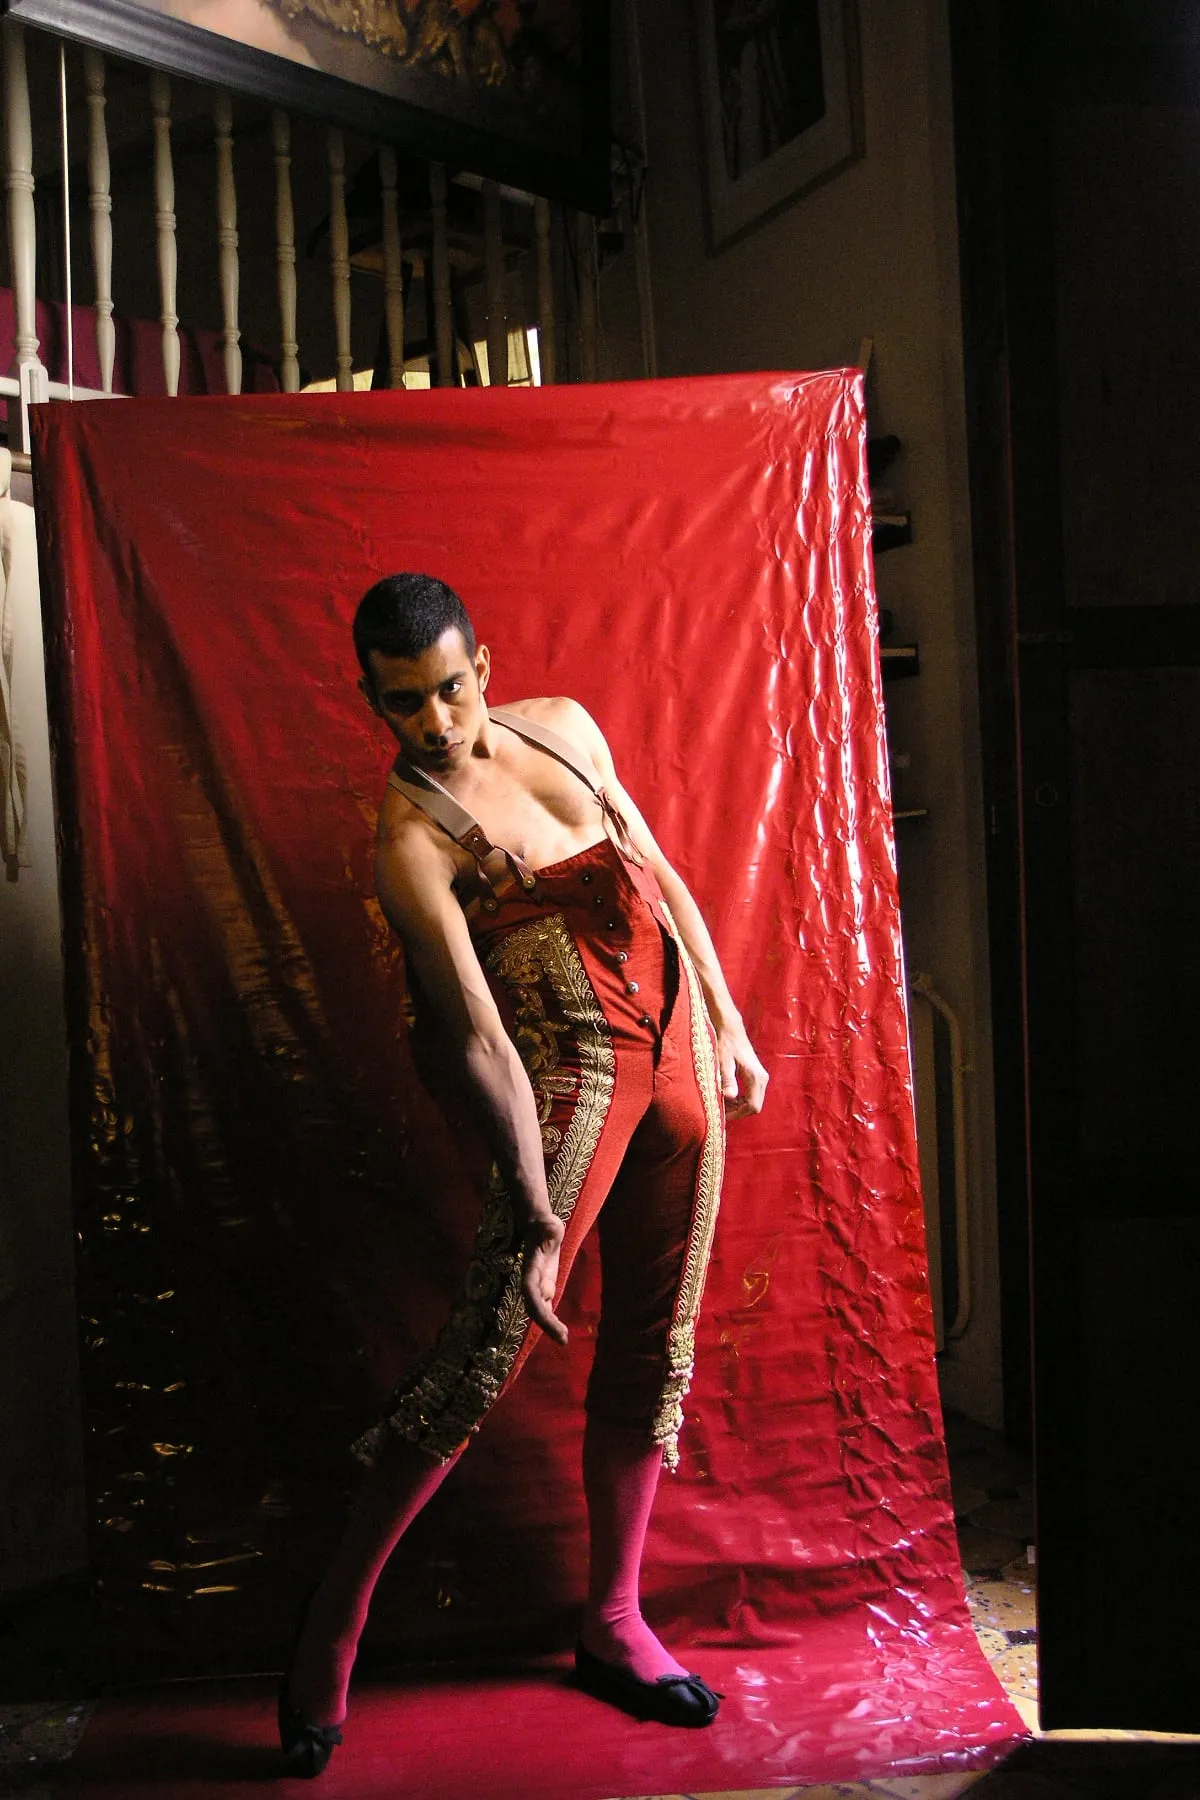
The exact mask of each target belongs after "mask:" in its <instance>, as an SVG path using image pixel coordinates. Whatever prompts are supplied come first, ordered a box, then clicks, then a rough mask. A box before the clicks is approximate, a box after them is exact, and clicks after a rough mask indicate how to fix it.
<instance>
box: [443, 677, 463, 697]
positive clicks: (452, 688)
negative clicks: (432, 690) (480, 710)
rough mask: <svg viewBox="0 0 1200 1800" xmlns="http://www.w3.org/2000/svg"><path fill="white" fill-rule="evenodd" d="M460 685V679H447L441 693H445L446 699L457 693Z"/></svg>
mask: <svg viewBox="0 0 1200 1800" xmlns="http://www.w3.org/2000/svg"><path fill="white" fill-rule="evenodd" d="M461 687H462V682H461V681H448V682H446V684H445V686H444V687H443V688H442V693H443V694H444V695H445V697H446V698H447V700H448V699H449V698H450V696H451V695H452V694H457V693H458V692H459V690H460V689H461Z"/></svg>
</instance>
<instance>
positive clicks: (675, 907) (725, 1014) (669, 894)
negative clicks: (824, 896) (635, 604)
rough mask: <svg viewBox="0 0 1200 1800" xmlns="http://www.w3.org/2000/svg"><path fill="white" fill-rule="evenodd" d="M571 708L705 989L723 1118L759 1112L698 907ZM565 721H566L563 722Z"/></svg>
mask: <svg viewBox="0 0 1200 1800" xmlns="http://www.w3.org/2000/svg"><path fill="white" fill-rule="evenodd" d="M569 704H570V707H571V714H570V720H569V723H570V725H571V726H572V727H573V729H572V731H571V735H572V736H573V737H576V736H577V737H578V738H579V739H580V740H581V741H582V743H583V745H584V747H586V749H587V751H588V754H589V755H590V756H591V758H592V761H593V762H594V763H595V765H596V769H597V771H598V773H599V775H600V778H601V780H602V782H603V784H604V787H605V788H606V789H607V792H608V795H609V798H610V799H611V801H612V803H613V805H614V806H615V807H616V808H617V809H618V811H619V812H620V813H621V814H622V816H623V818H624V820H625V823H626V824H627V825H628V827H629V835H630V837H631V838H632V839H633V841H634V844H635V845H636V846H637V848H638V849H639V850H640V851H641V853H642V855H643V856H644V857H645V858H646V861H647V862H648V863H649V864H650V866H651V868H652V869H653V870H654V873H655V874H656V875H657V876H658V881H659V886H660V887H661V888H662V891H663V897H664V898H665V900H666V902H667V905H668V906H669V907H670V909H671V916H672V918H673V919H674V920H675V923H676V925H677V926H678V927H679V935H680V937H681V938H682V939H683V941H684V944H685V945H686V946H687V950H688V954H689V955H690V957H691V959H692V962H693V963H694V964H695V968H696V974H697V976H698V977H699V980H700V986H701V987H702V989H703V990H704V999H705V1003H706V1005H707V1007H708V1016H709V1018H710V1019H711V1020H712V1023H713V1030H714V1031H715V1032H716V1034H717V1055H718V1058H719V1061H720V1065H721V1092H722V1093H723V1094H724V1096H725V1113H726V1117H727V1118H730V1119H740V1118H743V1117H745V1116H746V1115H747V1114H749V1113H757V1112H761V1111H762V1105H763V1100H764V1099H765V1097H766V1091H767V1082H768V1080H769V1079H770V1077H769V1076H768V1074H767V1071H766V1070H765V1069H764V1068H763V1066H762V1064H761V1062H760V1061H759V1060H758V1057H757V1056H756V1055H755V1052H754V1046H753V1045H752V1044H751V1042H750V1039H749V1038H748V1037H747V1035H746V1027H745V1025H744V1024H743V1022H742V1015H741V1013H740V1012H739V1011H738V1009H737V1007H736V1006H735V1005H734V1002H733V996H732V995H731V994H730V992H729V984H728V982H727V981H726V980H725V975H724V972H723V970H722V968H721V963H720V959H719V958H718V956H717V952H716V948H715V946H714V944H713V941H712V937H711V935H710V934H709V929H708V926H707V925H706V924H705V923H704V919H703V916H702V915H701V912H700V908H699V907H698V906H697V905H696V902H695V901H694V900H693V898H692V896H691V894H690V893H689V891H688V888H687V885H686V883H685V882H684V880H683V877H682V876H681V875H680V874H679V872H678V870H677V869H674V868H672V866H671V864H670V863H669V862H668V860H667V858H666V857H665V856H664V855H663V852H662V850H661V849H660V847H659V845H658V843H657V842H656V840H655V837H654V833H653V832H652V831H651V830H650V827H649V826H648V825H647V823H646V821H645V819H644V818H643V817H642V814H641V812H640V810H639V808H638V807H637V805H636V804H635V802H634V801H633V800H632V799H631V797H630V796H629V794H628V793H627V792H626V790H625V789H624V788H623V787H622V785H621V782H620V779H619V778H618V776H617V772H616V768H615V767H614V764H613V759H612V752H611V751H610V750H609V747H608V744H607V742H606V741H605V737H604V733H603V732H602V731H601V730H600V727H599V726H598V725H597V724H596V721H595V720H594V719H593V718H592V716H591V714H590V713H588V712H587V711H585V709H584V708H583V707H582V706H579V705H578V704H577V703H576V702H574V701H572V702H570V703H569ZM567 722H568V721H566V720H564V723H567Z"/></svg>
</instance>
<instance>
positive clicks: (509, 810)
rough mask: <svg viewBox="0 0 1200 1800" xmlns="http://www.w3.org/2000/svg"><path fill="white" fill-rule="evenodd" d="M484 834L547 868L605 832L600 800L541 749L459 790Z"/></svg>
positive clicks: (457, 793)
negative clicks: (539, 751)
mask: <svg viewBox="0 0 1200 1800" xmlns="http://www.w3.org/2000/svg"><path fill="white" fill-rule="evenodd" d="M454 797H455V799H456V800H458V801H459V803H460V804H461V805H463V806H465V807H466V808H467V810H468V811H469V812H471V813H473V814H474V816H475V817H476V818H477V819H478V821H479V823H480V826H481V827H482V829H483V832H484V835H485V836H486V837H488V838H489V839H490V840H491V842H492V843H493V844H495V845H497V846H499V847H500V848H502V849H505V850H511V851H513V852H514V853H515V854H516V855H517V856H519V857H520V858H521V859H522V861H524V862H526V863H528V864H529V865H530V867H531V868H535V869H536V868H545V867H546V866H547V865H549V864H550V863H555V862H560V861H562V860H563V859H564V858H566V857H568V856H573V855H574V854H575V853H576V852H577V851H579V850H584V849H587V848H588V847H589V846H591V845H592V844H595V843H597V842H598V841H599V839H600V838H602V837H603V836H604V822H603V815H602V813H601V809H600V803H599V801H598V800H597V799H596V796H595V795H594V794H593V793H591V792H590V791H589V790H588V789H587V788H586V787H585V786H584V785H583V783H582V782H581V781H580V780H579V778H578V776H576V775H573V774H572V773H571V772H570V770H568V769H565V768H563V767H562V766H561V765H560V764H556V763H553V762H552V761H551V759H550V758H548V757H546V756H544V755H541V754H540V753H538V752H537V751H533V752H530V753H529V755H528V756H521V757H515V758H510V759H507V760H506V762H505V764H504V765H503V766H497V764H495V763H494V764H492V765H490V766H489V767H488V768H487V769H485V770H483V771H481V772H479V773H478V774H476V775H475V776H474V777H473V779H472V780H471V782H470V783H469V784H468V783H464V784H463V785H462V786H461V787H460V788H457V789H456V791H455V796H454Z"/></svg>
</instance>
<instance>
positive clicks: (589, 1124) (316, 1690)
mask: <svg viewBox="0 0 1200 1800" xmlns="http://www.w3.org/2000/svg"><path fill="white" fill-rule="evenodd" d="M354 638H355V645H356V648H357V651H358V655H359V660H360V662H361V664H362V669H363V678H362V683H361V686H362V690H363V693H364V695H365V697H366V699H367V702H368V704H369V705H370V706H371V707H372V709H373V710H374V711H375V712H376V713H377V714H378V716H379V717H380V718H381V719H382V720H383V722H384V723H385V724H386V725H387V727H388V729H389V730H390V731H391V733H392V735H393V736H394V737H395V739H396V741H397V743H398V744H399V747H400V754H399V756H398V757H397V759H396V763H395V766H394V768H393V770H392V773H391V775H390V776H389V778H388V791H387V793H386V795H385V798H384V803H383V807H382V809H381V812H380V819H379V846H378V855H377V861H376V874H377V881H378V888H379V898H380V902H381V904H382V906H383V909H384V912H385V913H386V915H387V917H388V919H389V920H390V922H391V924H392V925H393V927H394V928H395V930H396V931H397V932H398V933H399V935H400V937H401V938H402V940H403V942H404V948H405V956H406V961H407V966H408V971H409V982H410V988H411V991H412V997H413V1000H414V1004H415V1007H416V1014H417V1023H416V1026H415V1027H414V1050H415V1051H416V1054H417V1060H418V1064H419V1065H423V1066H424V1067H425V1068H426V1069H428V1070H430V1071H433V1070H435V1069H436V1071H437V1072H438V1075H439V1078H440V1079H445V1078H446V1076H447V1075H449V1076H450V1078H452V1079H454V1080H455V1082H456V1083H457V1085H458V1087H459V1088H460V1089H461V1091H462V1092H463V1094H464V1095H465V1098H466V1099H467V1101H468V1103H469V1104H470V1106H471V1107H472V1109H473V1111H474V1113H475V1116H476V1118H477V1121H478V1125H479V1128H480V1130H481V1132H482V1134H483V1136H484V1139H485V1140H486V1143H487V1145H488V1148H489V1149H490V1151H491V1154H492V1156H493V1158H494V1168H493V1174H492V1178H491V1181H490V1183H489V1184H488V1190H487V1193H486V1194H485V1195H484V1196H483V1206H482V1217H481V1221H480V1225H479V1229H478V1232H477V1234H476V1240H475V1249H474V1254H473V1256H472V1260H471V1263H470V1265H469V1267H468V1269H467V1273H466V1278H465V1282H464V1287H463V1292H462V1295H461V1297H460V1299H459V1300H458V1302H457V1303H456V1304H455V1306H454V1308H453V1310H452V1313H451V1316H450V1319H449V1320H448V1322H447V1324H446V1326H445V1328H444V1329H443V1331H442V1333H441V1334H440V1336H439V1338H438V1340H437V1342H436V1343H435V1344H434V1345H433V1346H432V1347H431V1348H430V1349H429V1350H428V1351H427V1352H426V1353H425V1354H424V1355H423V1356H422V1357H421V1358H420V1359H419V1361H418V1363H417V1365H416V1366H415V1367H414V1368H412V1369H410V1370H409V1371H408V1372H407V1374H406V1375H405V1377H404V1379H403V1380H402V1381H401V1383H400V1385H399V1387H398V1388H397V1389H396V1391H395V1392H394V1394H393V1395H392V1396H391V1399H390V1400H389V1402H388V1405H387V1408H386V1410H385V1414H384V1417H383V1420H382V1421H381V1423H380V1424H379V1425H377V1426H376V1427H375V1428H374V1429H373V1430H372V1431H370V1432H368V1433H367V1434H366V1436H365V1437H364V1438H363V1439H361V1440H360V1442H359V1443H358V1444H357V1445H356V1446H355V1451H356V1453H357V1454H358V1455H359V1456H360V1457H361V1458H362V1460H363V1461H364V1462H366V1463H367V1464H368V1466H369V1467H370V1471H371V1472H370V1474H369V1475H368V1476H367V1478H366V1481H365V1482H364V1485H363V1489H362V1492H361V1494H360V1497H359V1500H358V1502H357V1505H356V1508H355V1511H354V1513H353V1515H352V1517H351V1520H350V1524H349V1527H348V1529H347V1532H346V1535H345V1537H344V1538H343V1540H342V1543H341V1545H340V1546H339V1549H338V1551H337V1553H336V1555H335V1557H334V1560H333V1563H332V1564H331V1566H330V1568H329V1570H328V1571H327V1573H326V1575H325V1577H324V1579H323V1580H322V1582H321V1584H320V1586H319V1587H318V1588H317V1590H316V1591H315V1593H314V1595H313V1597H312V1600H311V1601H310V1603H309V1606H308V1610H307V1614H306V1619H305V1624H304V1629H303V1631H302V1633H301V1636H300V1639H299V1642H298V1645H297V1650H296V1655H295V1658H294V1660H293V1664H292V1668H291V1671H290V1674H289V1676H288V1678H287V1680H286V1682H285V1685H284V1690H283V1692H282V1693H281V1696H280V1730H281V1735H282V1739H283V1745H284V1749H285V1752H286V1753H287V1756H288V1766H289V1769H290V1770H291V1771H292V1772H293V1773H296V1774H318V1773H319V1772H320V1770H321V1769H323V1768H324V1767H325V1764H326V1763H327V1761H328V1759H329V1756H330V1754H331V1752H332V1748H333V1746H334V1744H336V1743H340V1742H341V1737H340V1733H339V1731H338V1729H337V1727H338V1725H339V1724H340V1722H341V1720H342V1719H343V1717H344V1714H345V1706H346V1691H347V1687H348V1684H349V1679H350V1671H351V1667H352V1665H353V1661H354V1654H355V1650H356V1647H357V1644H358V1638H359V1634H360V1632H361V1630H362V1627H363V1624H364V1623H365V1620H366V1614H367V1607H368V1604H369V1602H370V1597H371V1593H372V1591H373V1589H374V1586H375V1582H376V1580H377V1578H378V1576H379V1573H380V1571H381V1570H382V1568H383V1566H384V1564H385V1562H386V1561H387V1558H388V1556H389V1555H390V1553H391V1551H392V1549H393V1548H394V1546H395V1544H396V1543H397V1541H398V1540H399V1538H400V1536H401V1534H402V1533H403V1531H404V1530H405V1529H406V1527H407V1526H408V1524H409V1523H410V1522H411V1520H412V1519H413V1518H415V1517H416V1514H417V1513H418V1512H419V1511H420V1509H421V1508H422V1506H424V1504H425V1502H426V1501H427V1500H428V1499H429V1498H430V1496H431V1495H432V1494H433V1493H434V1491H435V1490H436V1488H437V1487H438V1486H439V1485H440V1483H441V1481H442V1480H443V1479H444V1478H445V1476H446V1474H447V1473H448V1471H449V1470H450V1468H451V1467H452V1466H453V1464H454V1462H455V1461H456V1460H457V1458H458V1456H460V1455H461V1453H462V1451H463V1449H464V1448H465V1447H466V1444H467V1442H468V1441H469V1439H470V1436H471V1434H472V1433H473V1432H475V1431H477V1430H478V1429H479V1426H480V1424H481V1423H482V1421H483V1419H484V1417H485V1416H486V1414H487V1412H488V1410H489V1408H490V1407H491V1405H492V1404H493V1403H494V1401H495V1400H496V1399H497V1397H498V1396H499V1394H500V1393H501V1392H502V1391H503V1389H504V1388H505V1387H507V1385H508V1384H509V1383H510V1382H511V1381H513V1380H514V1379H515V1377H516V1375H517V1373H518V1371H519V1369H520V1367H521V1364H522V1363H523V1361H524V1359H525V1357H526V1355H527V1354H528V1353H529V1351H530V1349H531V1348H532V1346H533V1343H534V1341H535V1339H536V1338H537V1336H538V1335H539V1331H538V1328H539V1327H540V1330H541V1331H543V1332H545V1333H546V1334H547V1335H548V1336H550V1337H552V1338H553V1339H555V1340H556V1341H557V1342H558V1343H559V1344H565V1343H566V1341H567V1332H566V1328H565V1327H564V1325H563V1324H562V1322H561V1321H560V1320H559V1318H558V1316H557V1314H556V1312H555V1300H556V1296H557V1295H559V1294H560V1293H561V1292H562V1287H563V1283H564V1282H565V1280H566V1278H567V1275H568V1273H569V1270H570V1266H571V1262H572V1260H573V1258H574V1254H575V1251H576V1249H577V1248H578V1245H579V1243H580V1242H581V1241H582V1239H583V1237H584V1236H585V1235H586V1233H587V1232H588V1231H589V1230H590V1229H591V1227H592V1226H593V1225H595V1227H596V1230H597V1233H598V1237H599V1243H600V1256H601V1270H602V1289H603V1292H602V1299H601V1318H600V1325H599V1329H598V1333H597V1341H596V1355H595V1360H594V1363H593V1367H592V1373H591V1378H590V1381H589V1385H588V1395H587V1425H586V1431H585V1436H584V1488H585V1494H586V1498H587V1506H588V1525H589V1534H590V1546H589V1548H590V1555H589V1579H588V1600H587V1605H586V1608H585V1611H584V1616H583V1620H582V1624H581V1627H580V1633H579V1642H578V1646H577V1649H576V1673H577V1677H578V1679H579V1681H580V1682H581V1684H582V1685H583V1686H584V1687H586V1688H587V1689H588V1690H589V1691H590V1692H592V1693H594V1694H597V1695H600V1696H601V1697H603V1698H605V1699H608V1700H611V1701H613V1702H614V1703H615V1704H617V1705H619V1706H621V1707H624V1708H625V1709H626V1710H628V1711H631V1712H634V1713H637V1714H639V1715H641V1716H645V1717H651V1718H657V1719H660V1720H663V1721H665V1722H668V1723H673V1724H679V1725H707V1724H709V1723H710V1722H711V1721H712V1719H713V1718H715V1716H716V1711H717V1696H716V1695H715V1694H713V1692H712V1690H711V1689H710V1688H709V1687H708V1686H707V1684H706V1683H705V1682H704V1681H703V1680H701V1678H700V1677H699V1676H698V1675H694V1674H689V1672H688V1671H687V1670H686V1669H684V1668H683V1667H682V1666H681V1665H680V1664H679V1663H678V1662H676V1660H675V1659H674V1657H672V1656H671V1655H670V1653H669V1652H668V1651H667V1650H665V1649H664V1648H663V1646H662V1645H661V1644H660V1643H659V1641H658V1639H657V1638H656V1637H655V1635H654V1633H653V1632H652V1631H651V1630H650V1628H649V1626H648V1625H647V1624H646V1623H645V1621H644V1620H643V1618H642V1615H641V1611H640V1607H639V1604H638V1573H639V1569H640V1564H641V1557H642V1547H643V1544H644V1541H645V1536H646V1528H647V1525H648V1523H649V1518H650V1510H651V1507H652V1505H653V1501H654V1493H655V1488H656V1486H657V1482H658V1475H659V1470H660V1468H661V1465H662V1463H663V1461H664V1457H665V1460H666V1461H667V1462H668V1463H669V1464H671V1465H672V1466H673V1465H674V1463H675V1461H676V1460H677V1455H678V1453H677V1450H676V1435H677V1433H678V1430H679V1426H680V1424H681V1423H682V1417H683V1413H682V1402H683V1398H684V1395H685V1394H686V1392H687V1388H688V1383H689V1381H690V1378H691V1373H692V1359H693V1353H694V1343H695V1326H696V1318H697V1314H698V1311H699V1305H700V1296H701V1290H702V1287H703V1283H704V1274H705V1269H706V1267H707V1262H708V1255H709V1250H710V1248H711V1243H712V1234H713V1227H714V1224H715V1221H716V1213H717V1205H718V1201H719V1197H720V1180H721V1169H722V1163H723V1153H724V1123H725V1119H726V1118H736V1117H738V1116H740V1115H742V1114H747V1113H756V1112H758V1111H759V1109H760V1108H761V1106H762V1103H763V1096H764V1093H765V1090H766V1084H767V1075H766V1071H765V1070H764V1069H763V1067H762V1064H761V1063H760V1062H759V1060H758V1058H757V1056H756V1055H755V1053H754V1050H753V1049H752V1047H751V1045H750V1042H749V1039H748V1038H747V1036H746V1031H745V1028H744V1026H743V1024H742V1020H741V1017H740V1015H739V1013H738V1011H737V1008H736V1007H735V1006H734V1004H733V1001H732V999H731V998H730V994H729V989H728V987H727V986H726V983H725V979H724V976H723V975H722V973H721V968H720V964H719V962H718V960H717V955H716V952H715V950H714V948H713V944H712V940H711V938H710V937H709V934H708V931H707V929H706V927H705V924H704V921H703V919H702V918H701V916H700V912H699V910H698V908H697V906H696V904H695V901H694V900H693V899H692V897H691V895H690V894H689V893H688V891H687V888H686V887H685V886H684V884H683V882H682V880H681V879H680V877H679V876H678V874H676V872H675V870H674V869H673V868H672V867H671V865H670V863H669V862H668V861H667V859H666V857H665V856H664V855H663V853H662V851H661V850H660V849H659V847H658V845H657V844H656V843H655V841H654V838H653V836H652V835H651V832H650V830H649V828H648V826H647V825H646V823H645V820H644V819H643V818H642V815H641V813H640V812H639V811H638V809H637V807H636V806H635V805H634V803H633V801H632V800H631V799H630V797H629V795H628V794H627V793H626V792H625V791H624V789H623V788H622V786H621V784H620V782H619V780H618V778H617V775H616V771H615V770H614V768H613V762H612V757H611V755H610V753H609V750H608V746H607V744H606V743H605V741H604V738H603V736H602V734H601V732H600V730H599V728H598V727H597V725H596V724H595V722H594V721H593V720H592V719H591V718H590V717H589V715H588V714H587V713H586V712H585V711H584V709H583V708H582V707H581V706H579V705H578V704H577V703H576V702H575V701H573V700H567V699H542V700H522V701H517V702H514V703H513V704H511V705H509V706H507V707H504V708H502V709H495V710H493V711H490V712H489V709H488V706H487V703H486V700H485V693H486V689H487V685H488V677H489V674H490V670H491V660H490V657H489V654H488V651H487V649H486V647H485V646H484V645H482V644H480V645H476V642H475V635H474V631H473V629H472V627H471V623H470V620H469V618H468V617H467V614H466V612H465V611H464V609H463V606H462V602H461V601H460V600H459V599H458V597H457V595H455V594H454V593H453V592H452V590H451V589H449V588H448V587H447V586H446V585H445V583H443V582H441V581H438V580H435V579H433V578H432V577H429V576H426V575H412V574H404V575H393V576H389V577H387V578H386V579H384V580H383V581H380V582H378V583H376V585H375V586H374V587H373V588H371V589H370V591H369V592H368V593H367V594H366V595H365V596H364V598H363V600H362V602H361V604H360V606H359V609H358V612H357V615H356V618H355V623H354Z"/></svg>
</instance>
